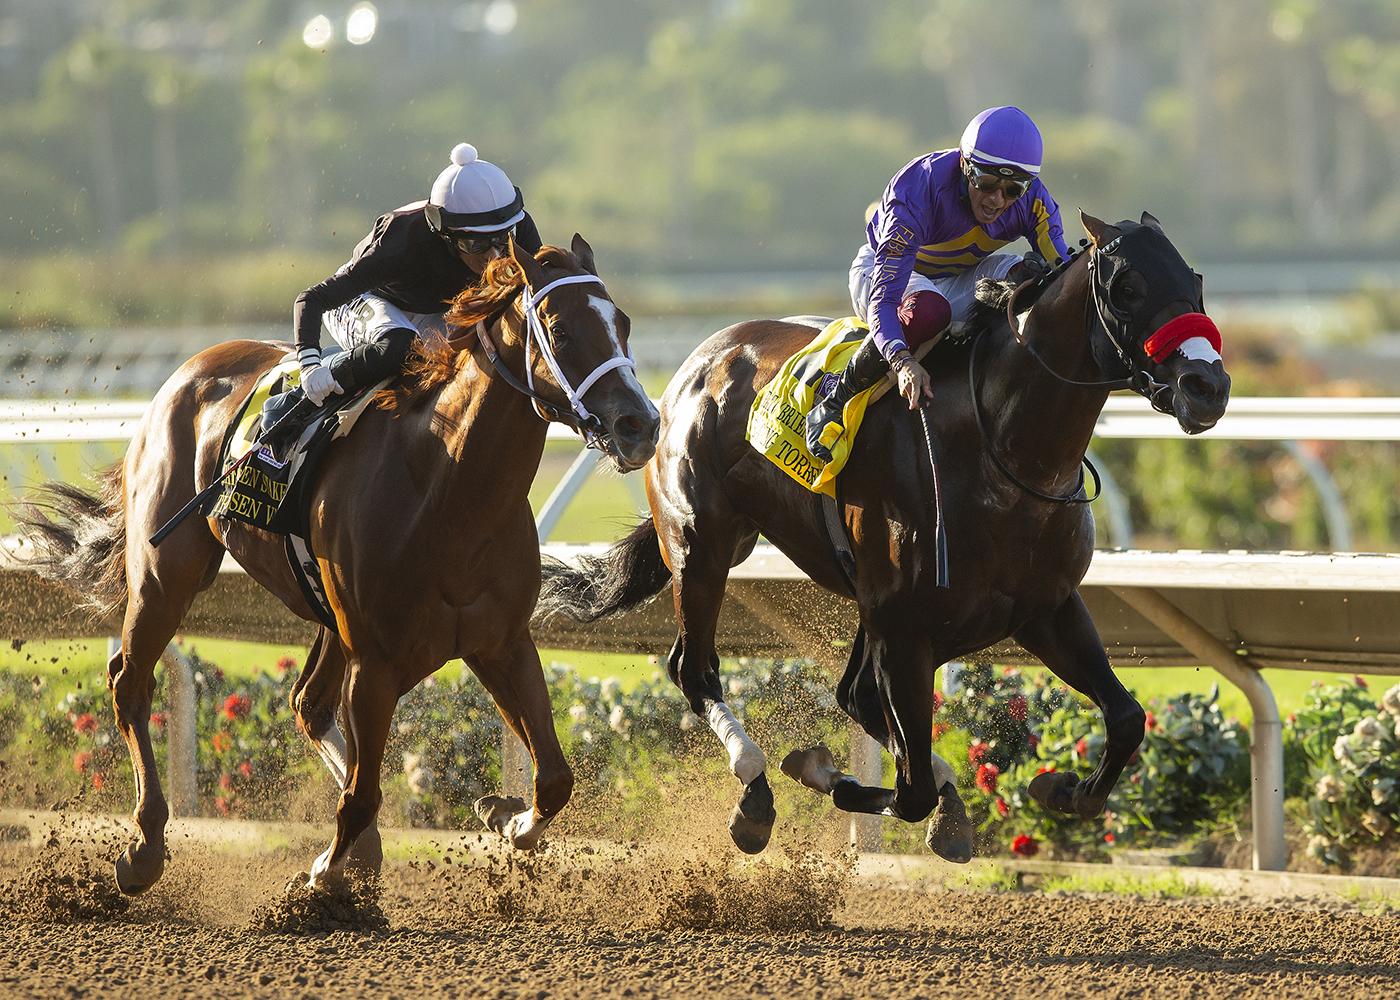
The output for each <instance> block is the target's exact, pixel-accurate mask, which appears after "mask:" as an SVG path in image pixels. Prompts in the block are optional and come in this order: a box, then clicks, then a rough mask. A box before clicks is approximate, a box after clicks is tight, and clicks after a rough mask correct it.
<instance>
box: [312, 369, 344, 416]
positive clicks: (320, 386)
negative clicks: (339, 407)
mask: <svg viewBox="0 0 1400 1000" xmlns="http://www.w3.org/2000/svg"><path fill="white" fill-rule="evenodd" d="M301 387H302V389H303V390H305V392H306V398H307V399H309V400H311V402H313V403H315V404H316V405H317V406H320V405H321V404H322V403H324V402H325V401H326V399H327V398H328V397H329V396H330V394H331V393H333V392H344V391H345V390H344V389H342V388H341V387H340V383H339V382H337V381H336V380H335V376H334V375H332V374H331V370H330V368H328V367H327V366H325V365H312V366H311V367H310V368H303V369H302V370H301Z"/></svg>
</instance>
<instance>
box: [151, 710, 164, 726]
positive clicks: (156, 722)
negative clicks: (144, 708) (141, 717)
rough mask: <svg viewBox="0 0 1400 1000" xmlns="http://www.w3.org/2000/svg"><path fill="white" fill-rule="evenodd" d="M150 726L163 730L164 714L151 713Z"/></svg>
mask: <svg viewBox="0 0 1400 1000" xmlns="http://www.w3.org/2000/svg"><path fill="white" fill-rule="evenodd" d="M151 725H153V726H155V727H156V728H157V729H164V728H165V713H164V712H152V713H151Z"/></svg>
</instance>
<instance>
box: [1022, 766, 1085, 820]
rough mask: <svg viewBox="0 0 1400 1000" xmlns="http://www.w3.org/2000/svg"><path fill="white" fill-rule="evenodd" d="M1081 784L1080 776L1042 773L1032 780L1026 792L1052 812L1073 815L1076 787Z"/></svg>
mask: <svg viewBox="0 0 1400 1000" xmlns="http://www.w3.org/2000/svg"><path fill="white" fill-rule="evenodd" d="M1078 784H1079V775H1077V774H1070V773H1069V772H1068V771H1042V772H1040V773H1039V774H1037V775H1036V776H1035V777H1034V778H1032V779H1031V783H1030V785H1029V786H1028V787H1027V788H1026V791H1028V792H1030V793H1031V798H1033V799H1035V800H1036V801H1037V802H1039V803H1040V804H1041V805H1042V806H1044V807H1045V808H1046V809H1049V810H1050V811H1051V812H1060V813H1073V812H1078V810H1076V809H1075V808H1074V787H1075V786H1076V785H1078Z"/></svg>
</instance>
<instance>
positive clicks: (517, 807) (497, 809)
mask: <svg viewBox="0 0 1400 1000" xmlns="http://www.w3.org/2000/svg"><path fill="white" fill-rule="evenodd" d="M472 808H474V809H475V810H476V816H477V819H479V820H481V822H483V823H485V824H486V829H488V830H490V831H491V832H492V833H498V834H500V835H501V836H502V837H504V836H505V835H506V824H507V823H509V822H510V820H511V817H512V816H514V815H515V814H516V813H522V812H524V811H525V800H524V799H520V798H516V797H515V796H514V795H512V796H510V797H509V798H504V797H502V796H500V795H487V796H486V797H484V798H480V799H477V800H476V804H475V805H474V806H473V807H472Z"/></svg>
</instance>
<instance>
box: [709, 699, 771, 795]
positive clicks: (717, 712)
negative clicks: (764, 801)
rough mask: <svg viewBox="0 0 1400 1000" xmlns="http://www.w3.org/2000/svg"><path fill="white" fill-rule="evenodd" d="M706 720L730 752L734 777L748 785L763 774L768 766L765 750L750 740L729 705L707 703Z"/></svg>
mask: <svg viewBox="0 0 1400 1000" xmlns="http://www.w3.org/2000/svg"><path fill="white" fill-rule="evenodd" d="M705 719H706V720H707V721H708V722H709V723H710V728H711V729H713V730H714V731H715V735H716V736H718V737H719V738H720V742H722V743H723V744H724V748H725V749H726V750H728V751H729V770H730V771H732V772H734V777H736V778H738V779H739V780H740V781H742V782H743V783H744V784H745V785H748V784H749V783H750V782H751V781H753V780H754V779H755V778H757V777H758V776H759V775H760V774H762V773H763V771H764V768H766V767H767V766H768V759H767V758H766V757H765V756H764V755H763V749H762V748H761V747H760V746H759V745H758V744H757V743H755V742H754V741H753V740H751V739H749V734H748V733H746V732H744V727H743V726H742V725H741V724H740V723H739V720H738V719H736V718H734V713H733V712H731V711H730V710H729V706H728V705H726V704H725V703H724V702H722V701H707V702H706V703H705Z"/></svg>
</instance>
